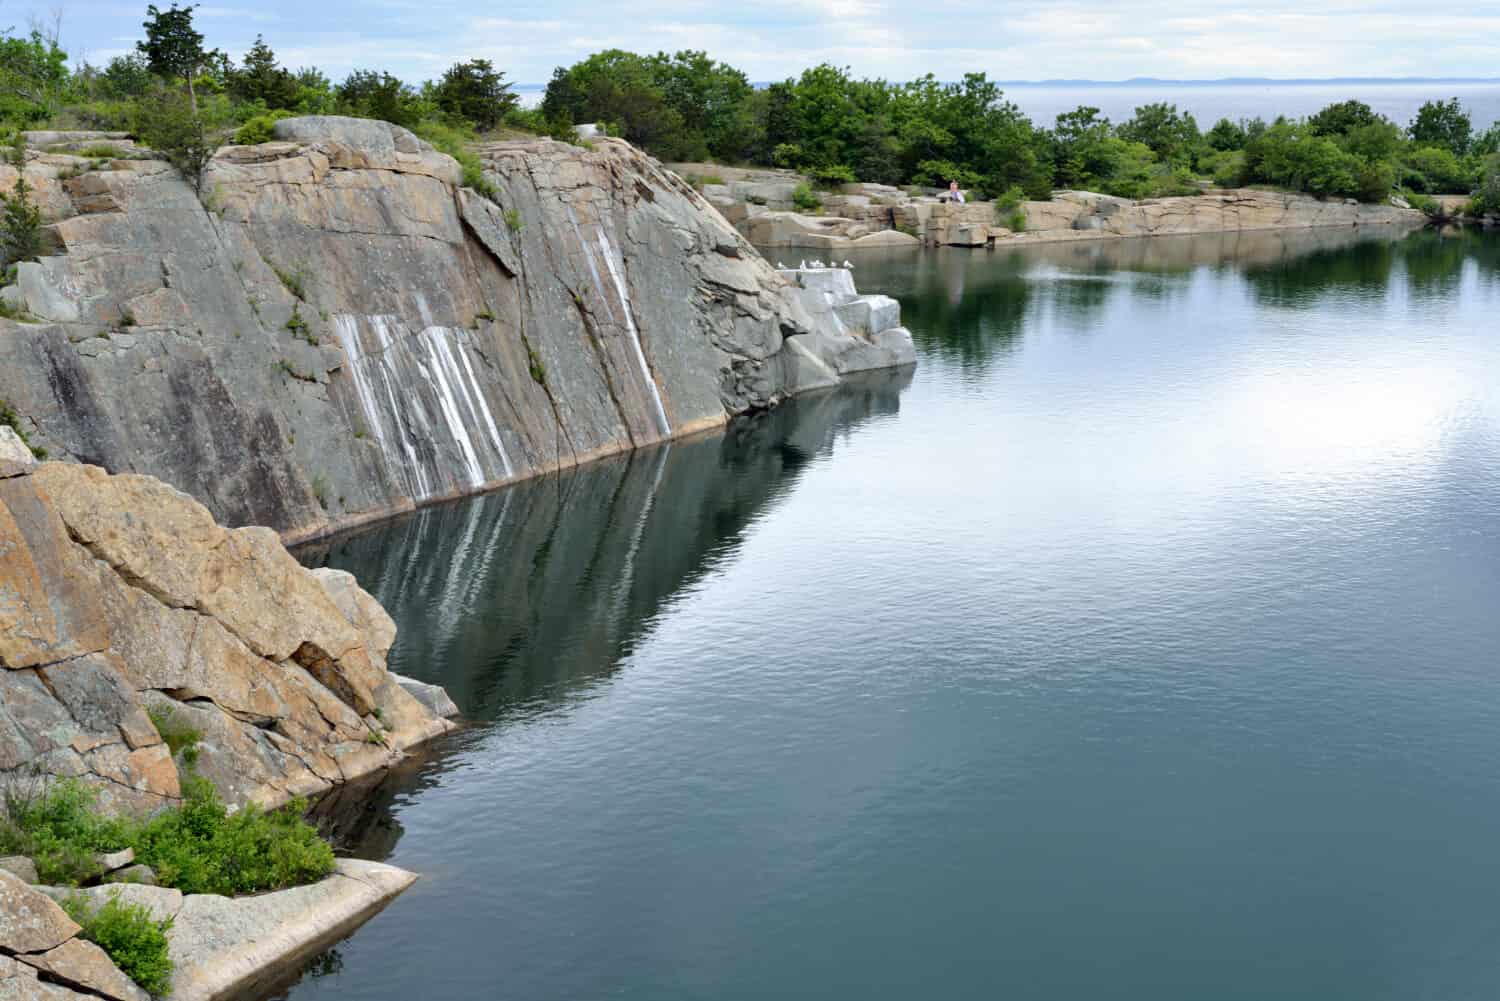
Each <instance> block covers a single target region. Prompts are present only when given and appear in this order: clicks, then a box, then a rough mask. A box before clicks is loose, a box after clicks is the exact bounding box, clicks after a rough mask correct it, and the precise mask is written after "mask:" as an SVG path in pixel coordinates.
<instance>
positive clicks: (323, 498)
mask: <svg viewBox="0 0 1500 1001" xmlns="http://www.w3.org/2000/svg"><path fill="white" fill-rule="evenodd" d="M312 492H313V496H314V497H316V498H317V499H318V506H319V507H321V508H322V509H323V510H325V511H326V510H328V479H327V477H325V476H324V475H323V474H322V473H318V474H317V475H316V476H314V477H313V478H312Z"/></svg>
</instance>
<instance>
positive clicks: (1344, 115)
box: [1307, 101, 1385, 136]
mask: <svg viewBox="0 0 1500 1001" xmlns="http://www.w3.org/2000/svg"><path fill="white" fill-rule="evenodd" d="M1383 121H1385V119H1384V118H1382V117H1381V116H1379V115H1377V114H1376V113H1375V109H1373V108H1371V107H1370V106H1369V105H1368V104H1366V103H1365V102H1363V101H1340V102H1338V103H1337V104H1330V105H1328V107H1326V108H1324V109H1323V110H1322V111H1319V112H1318V113H1317V114H1316V115H1312V116H1311V117H1309V118H1308V120H1307V127H1308V128H1309V129H1310V130H1311V131H1312V134H1313V135H1315V136H1341V135H1343V134H1345V133H1346V132H1350V131H1352V130H1354V129H1359V128H1364V127H1366V126H1369V125H1375V124H1378V123H1380V122H1383Z"/></svg>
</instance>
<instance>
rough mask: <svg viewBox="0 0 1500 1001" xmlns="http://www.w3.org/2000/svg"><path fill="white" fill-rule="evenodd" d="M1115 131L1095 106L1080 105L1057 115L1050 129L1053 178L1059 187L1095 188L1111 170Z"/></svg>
mask: <svg viewBox="0 0 1500 1001" xmlns="http://www.w3.org/2000/svg"><path fill="white" fill-rule="evenodd" d="M1113 134H1114V130H1113V128H1112V127H1111V125H1110V124H1109V119H1108V118H1105V117H1104V116H1103V115H1101V114H1100V113H1099V109H1098V108H1091V107H1087V106H1080V107H1078V108H1075V109H1073V110H1072V111H1064V112H1063V113H1062V114H1060V115H1058V116H1057V124H1056V126H1055V127H1054V128H1053V130H1052V147H1053V160H1052V168H1053V179H1054V181H1055V182H1056V184H1057V185H1058V186H1059V187H1062V188H1087V187H1091V186H1093V187H1097V186H1098V184H1099V179H1100V178H1102V177H1104V176H1107V175H1108V174H1109V173H1110V171H1111V170H1112V169H1113V166H1114V161H1113V158H1112V155H1111V154H1112V153H1113V147H1112V146H1111V145H1110V143H1109V140H1110V139H1111V138H1112V137H1113Z"/></svg>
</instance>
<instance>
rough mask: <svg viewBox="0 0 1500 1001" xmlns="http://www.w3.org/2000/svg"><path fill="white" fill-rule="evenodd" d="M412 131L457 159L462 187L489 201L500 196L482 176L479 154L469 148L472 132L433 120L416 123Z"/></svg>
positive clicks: (482, 170)
mask: <svg viewBox="0 0 1500 1001" xmlns="http://www.w3.org/2000/svg"><path fill="white" fill-rule="evenodd" d="M413 131H415V132H416V133H417V135H419V136H421V137H422V138H423V139H426V140H427V141H428V142H430V143H432V145H433V148H434V149H437V150H438V151H440V152H443V153H447V154H448V155H449V156H451V157H453V159H455V160H457V161H458V165H459V166H460V167H461V168H463V180H462V182H461V183H462V184H463V186H464V187H466V188H471V189H473V190H474V191H477V192H479V193H480V194H481V195H483V196H484V197H486V198H488V199H489V200H490V201H495V200H497V199H498V198H499V197H500V192H499V191H497V190H496V189H495V186H494V185H493V184H491V183H490V181H489V178H487V177H485V176H484V164H483V163H481V162H480V160H479V155H478V154H477V153H475V152H474V151H473V150H471V149H469V143H470V142H472V141H473V140H474V136H473V133H471V132H469V131H468V130H467V129H460V128H454V127H453V126H451V125H444V124H443V123H441V122H435V121H426V122H421V123H418V125H417V126H416V128H415V129H414V130H413Z"/></svg>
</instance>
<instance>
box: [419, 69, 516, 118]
mask: <svg viewBox="0 0 1500 1001" xmlns="http://www.w3.org/2000/svg"><path fill="white" fill-rule="evenodd" d="M433 98H434V100H435V101H436V102H437V106H438V107H439V108H441V109H442V110H443V111H444V112H445V113H446V114H448V115H452V116H454V117H457V118H461V119H463V120H464V121H466V122H470V123H472V124H473V125H474V126H475V127H476V128H479V129H482V130H488V129H492V128H494V127H495V126H496V125H499V124H500V121H501V119H503V118H504V117H505V116H506V115H507V114H509V113H510V112H511V110H512V109H514V108H515V107H516V105H517V104H518V103H519V99H518V98H517V97H516V95H515V94H513V93H512V92H511V89H510V84H508V83H506V82H505V74H504V73H501V72H499V71H497V70H496V69H495V67H494V66H493V65H492V64H491V63H490V61H489V60H488V59H471V60H469V61H468V62H466V63H454V64H453V65H452V66H450V67H448V69H447V71H446V72H444V73H443V78H442V79H441V80H440V81H438V83H437V86H436V87H435V88H434V89H433Z"/></svg>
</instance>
